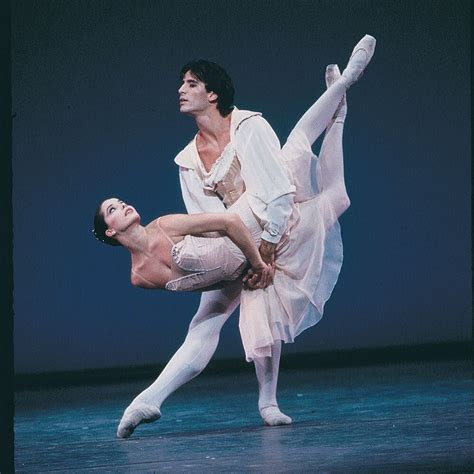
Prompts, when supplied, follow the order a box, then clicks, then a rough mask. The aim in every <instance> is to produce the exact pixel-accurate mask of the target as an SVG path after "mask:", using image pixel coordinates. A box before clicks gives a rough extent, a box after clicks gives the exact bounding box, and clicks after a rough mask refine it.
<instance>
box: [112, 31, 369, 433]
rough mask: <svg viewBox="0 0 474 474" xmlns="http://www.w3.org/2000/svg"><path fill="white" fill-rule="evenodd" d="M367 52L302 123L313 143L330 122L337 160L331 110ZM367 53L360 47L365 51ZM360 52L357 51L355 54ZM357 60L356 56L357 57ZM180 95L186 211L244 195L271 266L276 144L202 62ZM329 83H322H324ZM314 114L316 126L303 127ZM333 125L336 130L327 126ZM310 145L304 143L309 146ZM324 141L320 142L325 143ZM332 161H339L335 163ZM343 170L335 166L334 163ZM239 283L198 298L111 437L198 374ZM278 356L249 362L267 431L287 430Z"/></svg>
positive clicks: (276, 233)
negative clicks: (168, 353)
mask: <svg viewBox="0 0 474 474" xmlns="http://www.w3.org/2000/svg"><path fill="white" fill-rule="evenodd" d="M366 38H369V40H373V44H372V45H370V47H371V48H372V51H371V53H370V54H369V52H368V51H365V50H364V49H363V48H360V47H359V48H358V46H359V45H358V46H356V48H355V49H354V53H353V57H354V59H353V61H352V67H351V68H349V65H348V68H346V70H345V71H344V73H343V75H342V77H341V80H339V81H337V84H338V85H337V87H336V85H334V86H332V87H331V88H330V90H329V91H328V92H330V93H329V94H328V93H325V94H324V95H323V96H322V97H321V98H320V99H318V101H317V102H316V103H315V104H314V105H313V106H312V107H311V109H310V110H309V111H308V112H307V113H306V114H305V115H304V116H303V117H302V119H301V120H300V122H299V123H301V124H302V125H303V126H305V123H306V122H308V127H309V126H310V128H311V130H310V131H308V136H311V134H314V139H315V138H316V137H317V136H318V135H319V134H320V133H321V132H322V131H323V130H324V128H325V127H326V126H327V125H328V124H329V126H328V130H327V134H326V137H325V140H324V142H323V147H322V150H321V153H323V149H326V153H327V152H328V151H329V152H331V149H334V150H335V153H336V154H337V155H338V156H339V155H340V158H341V159H342V149H341V148H340V143H341V140H342V128H343V122H344V117H345V113H346V112H345V110H346V106H345V105H344V106H343V107H342V109H341V108H339V109H338V111H337V112H336V117H335V121H333V122H331V118H332V117H333V115H334V112H335V109H336V107H337V103H336V105H334V101H335V98H339V99H338V100H340V99H341V98H342V97H343V94H344V92H345V90H346V89H347V88H348V87H349V86H350V85H351V84H352V83H353V82H355V80H357V78H358V77H359V76H360V74H361V71H362V70H363V68H364V67H365V66H366V64H367V63H368V61H369V60H370V57H371V54H372V53H373V48H374V47H375V40H374V39H373V38H371V37H366ZM366 49H367V48H366ZM358 51H360V52H358ZM356 54H358V56H356ZM328 73H329V74H330V75H331V74H332V75H333V76H335V77H332V78H328V77H327V80H328V82H329V83H330V82H333V81H334V80H336V79H338V78H339V77H340V74H339V72H338V70H337V67H336V68H334V67H333V68H331V69H328V72H327V74H328ZM181 76H182V80H183V83H182V86H181V87H180V89H179V98H180V111H181V112H182V113H186V114H188V115H190V116H192V117H193V118H194V119H195V121H196V124H197V126H198V129H199V131H198V133H197V135H196V137H195V139H194V140H193V141H192V142H191V143H190V144H188V146H187V147H186V148H185V149H184V150H183V151H182V152H181V153H179V154H178V156H177V157H176V159H175V161H176V163H177V164H178V165H179V166H180V181H181V188H182V193H183V198H184V201H185V204H186V207H187V210H188V212H190V213H196V212H222V211H223V210H225V208H226V207H228V206H230V205H232V203H233V202H235V201H236V200H237V198H238V197H239V196H240V195H241V194H242V193H243V192H244V191H246V195H247V197H248V202H249V204H250V206H251V208H252V210H253V212H254V213H255V215H256V216H257V217H258V218H259V219H260V220H261V223H262V225H263V228H264V231H263V233H262V236H261V238H262V244H261V246H260V252H261V255H262V258H263V259H264V260H265V261H266V262H267V263H272V262H273V261H274V258H275V257H274V251H275V246H276V244H277V243H278V242H279V240H280V239H281V236H282V234H283V232H284V231H285V227H286V223H287V220H288V217H289V214H290V204H291V200H292V199H293V192H294V187H293V186H292V185H291V184H290V182H289V180H288V178H287V174H286V173H285V171H284V170H283V168H282V164H281V163H280V162H279V161H278V158H277V154H278V151H279V142H278V139H277V137H276V135H275V134H274V132H273V130H272V129H271V127H270V126H269V125H268V123H267V122H266V121H265V120H264V119H263V118H262V117H261V116H260V114H259V113H256V112H248V111H240V110H238V109H237V108H235V107H232V103H233V93H234V91H233V87H232V82H231V80H230V78H229V76H228V75H227V73H226V72H225V71H224V70H223V69H222V68H221V67H220V66H218V65H216V64H214V63H210V62H208V61H202V60H201V61H193V62H191V63H189V64H187V65H186V66H184V67H183V69H182V72H181ZM329 83H328V85H330V84H329ZM316 109H317V110H318V113H317V115H318V116H319V119H320V120H319V124H318V126H317V127H315V126H314V123H312V122H311V121H308V119H307V118H306V117H308V118H309V116H310V115H311V113H312V114H313V115H314V112H315V111H316ZM334 122H335V124H336V126H333V125H335V124H334ZM312 141H314V140H311V142H312ZM326 141H327V143H326V144H325V142H326ZM337 159H338V158H337ZM341 166H342V162H341ZM240 292H241V284H240V283H236V284H234V285H232V286H229V287H226V288H224V289H221V290H214V291H211V292H205V293H203V295H202V297H201V302H200V305H199V308H198V311H197V313H196V314H195V316H194V317H193V319H192V321H191V323H190V326H189V331H188V334H187V336H186V339H185V341H184V343H183V344H182V346H181V347H180V348H179V349H178V351H177V352H176V354H175V355H174V356H173V357H172V359H171V360H170V362H169V363H168V364H167V366H166V367H165V368H164V370H163V372H162V373H161V374H160V376H159V377H158V379H157V380H156V381H155V382H154V383H153V384H152V385H151V386H150V387H148V388H147V389H146V390H144V391H143V392H142V393H140V394H139V395H138V396H137V397H136V398H135V399H134V401H133V402H132V404H131V405H130V406H129V407H128V408H127V410H126V411H125V413H124V415H123V417H122V420H121V422H120V425H119V428H118V431H117V435H118V436H119V437H121V438H124V437H128V436H130V435H131V434H132V433H133V431H134V429H135V428H136V426H137V425H138V424H140V423H142V422H150V421H154V420H157V419H158V418H160V416H161V412H160V407H161V404H162V402H163V401H164V400H165V399H166V398H167V397H168V396H169V395H170V394H171V393H172V392H174V391H175V390H176V389H177V388H179V387H180V386H181V385H183V384H184V383H186V382H187V381H189V380H191V379H192V378H193V377H195V376H196V375H198V374H199V373H200V372H201V371H202V370H203V369H204V368H205V367H206V365H207V364H208V362H209V360H210V359H211V357H212V355H213V354H214V352H215V349H216V348H217V343H218V340H219V332H220V330H221V328H222V326H223V324H224V323H225V322H226V321H227V319H228V318H229V317H230V315H231V314H232V312H233V311H234V310H235V308H236V307H237V305H238V304H239V297H240ZM280 353H281V341H277V342H275V343H274V344H273V346H272V347H271V348H270V353H269V354H268V355H269V356H270V357H261V358H254V363H255V369H256V374H257V379H258V384H259V410H260V414H261V416H262V418H263V421H264V423H265V424H266V425H282V424H290V423H291V422H292V420H291V418H290V417H288V416H286V415H285V414H283V413H282V412H281V411H280V410H279V408H278V404H277V401H276V387H277V379H278V368H279V360H280Z"/></svg>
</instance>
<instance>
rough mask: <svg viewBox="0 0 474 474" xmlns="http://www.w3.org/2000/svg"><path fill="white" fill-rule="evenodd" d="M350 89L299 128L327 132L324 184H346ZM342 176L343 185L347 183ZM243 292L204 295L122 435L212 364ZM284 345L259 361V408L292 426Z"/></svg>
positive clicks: (333, 91)
mask: <svg viewBox="0 0 474 474" xmlns="http://www.w3.org/2000/svg"><path fill="white" fill-rule="evenodd" d="M345 92H346V86H345V85H344V83H343V81H336V82H335V83H334V84H333V85H332V86H331V87H330V88H329V89H328V90H327V91H326V92H325V93H324V94H323V95H322V96H321V97H320V98H319V99H318V101H317V102H316V103H315V104H314V105H313V106H312V107H311V108H310V109H309V110H308V111H307V112H306V113H305V114H304V116H303V117H302V118H301V119H300V120H299V122H298V123H297V125H296V127H295V128H298V129H299V130H301V131H302V132H303V133H304V134H305V135H306V136H307V138H308V140H309V142H310V143H313V142H314V141H315V140H316V139H317V137H318V136H319V135H320V134H321V133H322V132H323V131H324V130H325V129H326V128H327V130H326V136H325V138H324V141H323V144H322V148H321V157H320V160H321V161H322V163H321V165H322V166H323V163H324V162H326V163H327V164H326V165H325V166H326V167H327V168H328V170H327V172H326V173H324V174H325V175H326V177H327V181H326V182H325V183H324V186H330V187H331V183H333V182H337V183H340V182H341V174H343V165H342V159H343V157H342V131H343V127H344V124H343V118H342V119H340V120H338V119H337V118H336V120H335V121H334V120H333V115H334V113H335V111H336V109H337V107H338V105H339V104H340V102H341V100H342V98H343V97H344V94H345ZM343 182H344V181H343V178H342V183H343ZM240 291H241V285H240V282H237V283H236V284H235V285H232V286H229V287H227V288H225V289H221V290H214V291H210V292H205V293H203V294H202V297H201V302H200V305H199V308H198V310H197V312H196V314H195V316H194V317H193V319H192V320H191V323H190V325H189V331H188V334H187V336H186V339H185V340H184V342H183V344H182V345H181V347H180V348H179V349H178V350H177V352H176V353H175V355H174V356H173V357H172V358H171V360H170V361H169V362H168V364H167V365H166V367H165V368H164V369H163V371H162V372H161V374H160V376H159V377H158V378H157V379H156V380H155V382H153V383H152V384H151V385H150V386H149V387H148V388H147V389H145V390H144V391H143V392H142V393H140V394H139V395H138V396H137V397H136V398H135V399H134V400H133V402H132V404H131V405H130V406H129V407H128V408H127V410H126V411H125V413H124V416H123V418H122V421H121V423H120V425H119V430H118V436H119V437H128V436H130V435H131V433H132V432H133V430H134V429H135V427H136V426H137V425H138V424H140V423H141V422H145V421H153V420H155V419H158V418H159V417H160V415H161V412H160V408H161V404H162V403H163V402H164V401H165V400H166V398H167V397H168V396H169V395H170V394H171V393H173V392H174V391H175V390H177V389H178V388H179V387H181V385H183V384H185V383H186V382H188V381H189V380H191V379H192V378H194V377H196V376H197V375H198V374H199V373H200V372H202V371H203V370H204V368H205V367H206V366H207V364H208V363H209V361H210V359H211V357H212V355H213V354H214V352H215V350H216V348H217V344H218V342H219V334H220V330H221V328H222V326H223V325H224V323H225V322H226V321H227V319H228V318H229V317H230V315H231V314H232V313H233V311H234V310H235V309H236V308H237V306H238V304H239V295H240ZM280 354H281V341H277V342H276V343H275V344H274V345H273V347H272V357H266V358H261V359H255V360H254V364H255V371H256V375H257V380H258V388H259V400H258V407H259V409H260V413H261V415H262V417H263V419H264V421H265V423H266V424H270V425H272V424H288V423H291V418H289V417H287V416H286V415H284V414H283V413H281V412H280V411H279V409H278V404H277V399H276V390H277V381H278V368H279V364H280Z"/></svg>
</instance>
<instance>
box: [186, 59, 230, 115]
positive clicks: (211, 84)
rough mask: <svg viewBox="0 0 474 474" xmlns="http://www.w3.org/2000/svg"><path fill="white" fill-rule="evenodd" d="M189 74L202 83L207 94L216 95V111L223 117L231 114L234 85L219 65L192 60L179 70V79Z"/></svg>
mask: <svg viewBox="0 0 474 474" xmlns="http://www.w3.org/2000/svg"><path fill="white" fill-rule="evenodd" d="M188 71H189V72H190V73H191V74H192V75H193V76H195V77H196V78H197V79H199V80H200V81H202V82H204V84H205V86H206V90H207V92H214V93H216V94H217V110H219V112H220V114H221V115H222V116H223V117H226V116H227V115H229V114H230V113H231V112H232V109H233V108H234V107H233V104H234V85H233V84H232V79H231V78H230V76H229V74H228V73H227V71H226V70H225V69H224V68H223V67H222V66H219V64H216V63H213V62H212V61H207V60H205V59H194V60H193V61H190V62H188V63H187V64H185V65H184V66H183V67H182V68H181V73H180V79H183V77H184V75H185V74H186V73H187V72H188Z"/></svg>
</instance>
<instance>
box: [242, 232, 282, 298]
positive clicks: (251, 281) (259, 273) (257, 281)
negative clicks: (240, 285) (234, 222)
mask: <svg viewBox="0 0 474 474" xmlns="http://www.w3.org/2000/svg"><path fill="white" fill-rule="evenodd" d="M275 248H276V244H272V243H271V242H267V241H265V240H262V242H261V244H260V248H259V249H258V250H259V253H260V257H261V262H260V263H259V265H256V266H254V267H252V268H251V269H250V270H248V272H247V274H246V275H245V276H244V277H243V278H242V281H243V282H244V286H245V288H247V289H249V290H257V289H261V288H266V287H267V286H268V285H271V284H272V283H273V275H274V274H275Z"/></svg>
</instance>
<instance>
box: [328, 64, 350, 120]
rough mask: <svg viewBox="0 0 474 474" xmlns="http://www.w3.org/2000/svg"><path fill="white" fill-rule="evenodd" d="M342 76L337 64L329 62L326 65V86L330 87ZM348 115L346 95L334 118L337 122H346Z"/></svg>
mask: <svg viewBox="0 0 474 474" xmlns="http://www.w3.org/2000/svg"><path fill="white" fill-rule="evenodd" d="M340 77H341V71H339V66H338V65H337V64H329V65H328V66H326V87H327V88H328V89H329V88H330V87H331V86H332V85H333V84H334V83H335V82H336V81H337V80H338V79H339V78H340ZM346 115H347V101H346V95H345V94H344V97H343V98H342V100H341V102H340V103H339V105H338V106H337V109H336V111H335V112H334V115H333V117H332V118H333V120H335V121H337V122H344V120H345V118H346Z"/></svg>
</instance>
